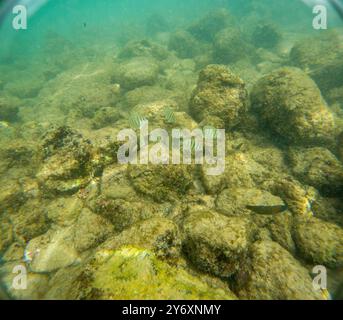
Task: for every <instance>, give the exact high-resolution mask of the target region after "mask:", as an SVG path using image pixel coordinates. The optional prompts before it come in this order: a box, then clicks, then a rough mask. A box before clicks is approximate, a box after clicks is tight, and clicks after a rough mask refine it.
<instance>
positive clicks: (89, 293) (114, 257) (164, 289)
mask: <svg viewBox="0 0 343 320" xmlns="http://www.w3.org/2000/svg"><path fill="white" fill-rule="evenodd" d="M87 269H88V270H87ZM87 269H86V271H85V272H84V273H83V274H82V275H81V276H80V277H79V279H80V281H81V283H80V284H79V286H80V287H81V293H80V297H81V298H83V299H100V300H145V299H149V300H150V299H151V300H161V299H162V300H193V299H194V300H202V299H213V300H217V299H223V300H224V299H225V300H231V299H235V296H234V294H233V293H231V292H230V290H229V289H227V288H223V287H218V286H217V287H215V286H211V285H210V284H207V283H206V282H205V281H202V280H199V279H198V278H196V277H194V276H192V275H191V274H189V273H188V272H186V271H185V270H183V269H178V268H175V267H172V266H170V265H168V264H167V263H166V262H163V261H161V260H159V259H158V258H157V257H156V256H155V255H154V254H153V253H152V252H151V251H149V250H145V249H139V248H135V247H123V248H121V249H119V250H101V251H99V252H97V254H96V256H95V258H94V259H93V261H92V262H91V264H90V266H89V267H88V268H87Z"/></svg>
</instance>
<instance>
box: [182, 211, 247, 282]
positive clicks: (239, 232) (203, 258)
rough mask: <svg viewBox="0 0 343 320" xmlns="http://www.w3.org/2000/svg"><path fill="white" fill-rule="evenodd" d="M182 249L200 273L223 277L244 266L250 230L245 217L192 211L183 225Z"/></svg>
mask: <svg viewBox="0 0 343 320" xmlns="http://www.w3.org/2000/svg"><path fill="white" fill-rule="evenodd" d="M183 230H184V241H183V249H184V252H185V254H186V256H187V257H188V258H189V259H190V261H191V262H192V264H193V265H194V266H195V267H196V268H198V269H199V270H201V271H204V272H208V273H210V274H213V275H215V276H218V277H222V278H227V277H230V276H232V275H233V274H235V273H236V272H237V271H238V270H239V269H240V267H241V266H242V265H243V264H244V263H246V258H247V253H248V249H249V246H250V244H251V243H250V242H251V240H252V234H253V228H252V225H251V224H250V221H249V220H248V219H246V218H241V217H231V218H227V217H225V216H222V215H220V214H218V213H215V212H195V213H191V214H190V216H189V217H187V218H186V220H185V221H184V222H183Z"/></svg>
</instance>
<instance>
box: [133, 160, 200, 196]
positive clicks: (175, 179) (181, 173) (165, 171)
mask: <svg viewBox="0 0 343 320" xmlns="http://www.w3.org/2000/svg"><path fill="white" fill-rule="evenodd" d="M128 176H129V179H130V181H131V183H132V185H133V187H134V188H135V190H136V191H137V192H139V193H141V194H143V195H145V196H148V197H150V198H152V199H153V200H155V201H157V202H168V201H176V200H178V199H180V198H182V197H183V196H184V195H185V194H186V193H187V192H188V190H189V189H190V188H191V186H192V183H193V181H192V175H191V167H190V166H187V165H139V166H136V165H130V166H129V167H128Z"/></svg>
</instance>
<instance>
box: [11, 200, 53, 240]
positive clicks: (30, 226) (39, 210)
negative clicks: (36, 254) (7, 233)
mask: <svg viewBox="0 0 343 320" xmlns="http://www.w3.org/2000/svg"><path fill="white" fill-rule="evenodd" d="M11 221H12V224H13V231H14V234H15V236H16V239H21V240H22V241H23V242H24V243H25V242H28V241H30V240H31V239H33V238H36V237H38V236H40V235H42V234H44V233H45V232H47V231H48V229H49V227H50V223H49V221H48V217H47V216H46V211H45V209H44V208H43V207H42V203H41V202H40V201H38V200H37V199H32V200H29V201H28V202H26V204H25V205H24V206H22V207H21V208H20V209H19V210H17V211H15V212H13V213H12V214H11Z"/></svg>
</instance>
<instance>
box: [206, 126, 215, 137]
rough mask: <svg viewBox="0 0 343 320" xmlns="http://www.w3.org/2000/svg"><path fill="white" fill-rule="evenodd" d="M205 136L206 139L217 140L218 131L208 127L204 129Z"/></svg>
mask: <svg viewBox="0 0 343 320" xmlns="http://www.w3.org/2000/svg"><path fill="white" fill-rule="evenodd" d="M203 131H204V136H205V138H206V139H217V136H218V131H217V129H216V128H214V127H212V126H206V127H204V128H203Z"/></svg>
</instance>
